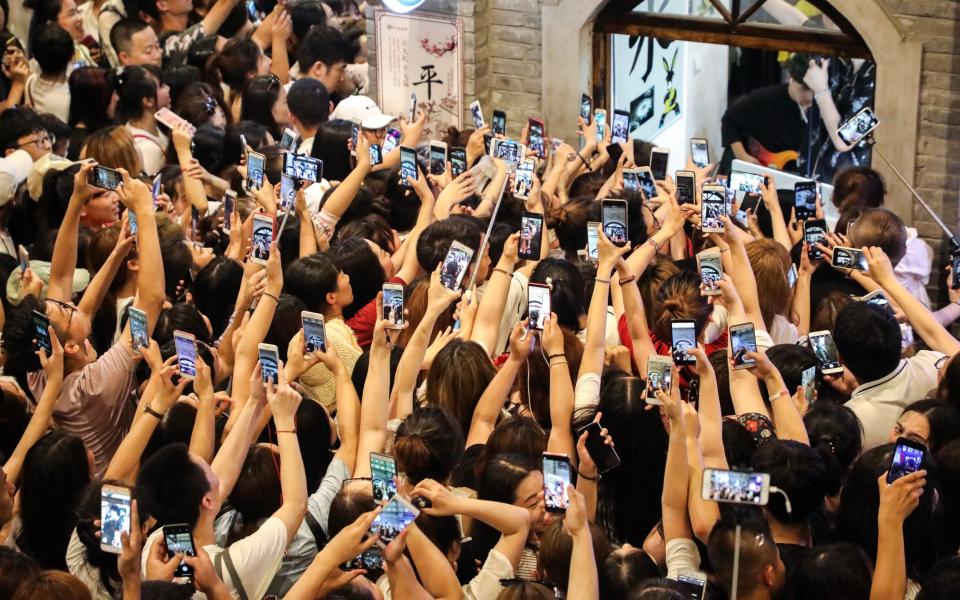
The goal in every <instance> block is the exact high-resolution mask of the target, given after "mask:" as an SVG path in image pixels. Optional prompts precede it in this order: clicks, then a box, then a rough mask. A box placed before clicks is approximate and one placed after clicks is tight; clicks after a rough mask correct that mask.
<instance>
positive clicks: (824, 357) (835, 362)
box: [809, 331, 840, 370]
mask: <svg viewBox="0 0 960 600" xmlns="http://www.w3.org/2000/svg"><path fill="white" fill-rule="evenodd" d="M809 339H810V349H811V350H813V353H814V354H816V355H817V360H819V361H820V366H821V367H822V368H823V369H824V370H830V369H839V368H840V354H839V353H838V352H837V346H836V344H834V343H833V336H832V335H831V334H830V332H829V331H826V332H817V333H811V334H810V338H809Z"/></svg>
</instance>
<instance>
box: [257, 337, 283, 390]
mask: <svg viewBox="0 0 960 600" xmlns="http://www.w3.org/2000/svg"><path fill="white" fill-rule="evenodd" d="M257 355H258V356H259V357H260V380H261V381H263V382H264V383H273V384H274V385H278V384H279V383H280V374H279V371H280V350H279V349H278V348H277V347H276V346H275V345H273V344H257Z"/></svg>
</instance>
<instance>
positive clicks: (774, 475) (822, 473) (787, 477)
mask: <svg viewBox="0 0 960 600" xmlns="http://www.w3.org/2000/svg"><path fill="white" fill-rule="evenodd" d="M753 469H754V470H755V471H758V472H761V473H769V474H770V484H771V485H774V486H776V487H778V488H780V490H782V491H783V493H784V494H786V495H787V497H788V498H790V505H791V511H790V512H787V509H786V504H785V500H784V498H783V495H782V494H771V495H770V500H769V502H768V503H767V511H769V513H770V514H771V515H772V516H773V517H775V518H776V519H777V520H778V521H780V522H781V523H788V524H790V523H802V522H804V521H806V520H807V519H808V518H809V517H810V515H812V514H813V513H814V512H816V511H817V509H819V508H820V507H821V506H822V505H823V497H824V495H825V494H826V493H827V473H828V472H827V466H826V464H824V462H823V458H822V457H821V456H820V455H819V454H818V453H817V451H816V450H814V449H813V448H811V447H810V446H808V445H806V444H803V443H801V442H795V441H792V440H772V441H770V442H767V443H766V444H762V445H760V447H759V448H757V451H756V452H754V454H753Z"/></svg>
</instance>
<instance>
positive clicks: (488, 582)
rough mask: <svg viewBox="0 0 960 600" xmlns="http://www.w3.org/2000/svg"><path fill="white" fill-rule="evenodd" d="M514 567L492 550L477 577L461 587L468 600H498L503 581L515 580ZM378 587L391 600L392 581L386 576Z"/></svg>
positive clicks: (381, 578)
mask: <svg viewBox="0 0 960 600" xmlns="http://www.w3.org/2000/svg"><path fill="white" fill-rule="evenodd" d="M513 576H514V574H513V565H512V564H510V560H509V559H508V558H507V557H506V556H505V555H503V554H502V553H501V552H499V551H497V550H490V553H489V554H488V555H487V560H485V561H484V562H483V567H482V568H481V569H480V572H479V573H477V576H476V577H474V578H473V579H471V580H470V581H469V582H467V584H466V585H463V586H460V589H461V590H463V597H464V598H465V599H466V600H496V598H497V596H499V595H500V592H501V591H502V590H503V587H502V586H501V585H500V580H501V579H513ZM377 587H379V588H380V591H381V592H383V597H384V600H390V599H391V598H392V597H393V594H392V593H391V591H390V581H389V580H388V579H387V576H386V575H382V576H381V577H380V579H378V580H377Z"/></svg>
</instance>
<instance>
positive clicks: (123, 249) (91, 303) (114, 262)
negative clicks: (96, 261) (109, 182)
mask: <svg viewBox="0 0 960 600" xmlns="http://www.w3.org/2000/svg"><path fill="white" fill-rule="evenodd" d="M127 222H128V221H127V219H126V218H124V219H123V220H122V221H121V225H120V232H119V234H118V235H117V243H116V245H115V246H114V247H113V250H112V251H111V252H110V254H109V255H108V256H107V260H106V261H105V262H104V263H103V265H102V266H101V267H100V269H99V270H97V272H96V274H95V275H94V276H93V279H91V280H90V285H88V286H87V289H86V290H84V292H83V297H82V298H81V299H80V304H78V305H77V308H79V309H80V312H82V313H83V314H85V315H94V314H96V313H97V310H99V309H100V304H101V303H103V299H104V298H105V297H106V295H107V292H108V291H109V290H110V285H111V284H112V283H113V279H114V278H115V277H116V276H117V271H119V270H120V265H122V264H123V263H124V261H126V260H127V255H128V254H130V249H131V248H133V237H131V236H130V230H129V228H128V225H127Z"/></svg>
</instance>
